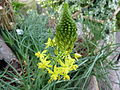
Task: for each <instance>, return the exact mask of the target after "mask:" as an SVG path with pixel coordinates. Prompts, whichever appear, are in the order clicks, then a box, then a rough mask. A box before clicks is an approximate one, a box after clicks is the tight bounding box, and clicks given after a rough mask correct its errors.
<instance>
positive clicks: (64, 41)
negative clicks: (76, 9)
mask: <svg viewBox="0 0 120 90" xmlns="http://www.w3.org/2000/svg"><path fill="white" fill-rule="evenodd" d="M76 31H77V28H76V24H75V22H74V21H73V19H72V16H71V14H70V12H69V7H68V4H67V3H64V4H63V12H62V15H61V19H60V22H59V23H58V25H57V27H56V35H55V37H54V38H53V39H51V38H48V41H47V43H45V44H46V47H45V49H44V50H43V51H42V52H39V51H38V52H37V53H35V55H36V56H37V57H38V58H39V59H40V63H38V68H40V69H44V71H46V72H48V74H49V75H50V80H49V82H51V81H54V80H62V79H63V80H69V79H70V76H69V75H68V74H69V72H70V71H72V70H76V69H77V68H78V65H77V64H76V63H75V61H76V60H77V59H78V58H80V57H81V55H80V54H77V53H74V54H73V53H72V54H71V52H72V49H73V47H74V43H75V41H76V38H77V33H76ZM49 48H53V53H49Z"/></svg>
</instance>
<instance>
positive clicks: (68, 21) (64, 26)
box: [55, 3, 77, 51]
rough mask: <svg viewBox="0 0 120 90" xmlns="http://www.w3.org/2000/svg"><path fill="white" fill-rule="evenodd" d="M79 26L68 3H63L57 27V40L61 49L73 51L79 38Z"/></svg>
mask: <svg viewBox="0 0 120 90" xmlns="http://www.w3.org/2000/svg"><path fill="white" fill-rule="evenodd" d="M76 31H77V27H76V24H75V22H74V20H73V19H72V16H71V14H70V11H69V6H68V4H67V3H65V4H64V5H63V12H62V15H61V19H60V22H59V23H58V25H57V27H56V37H55V38H56V42H57V44H58V47H59V48H60V49H61V50H65V51H66V50H67V51H71V50H72V48H73V46H74V43H75V41H76V38H77V33H76Z"/></svg>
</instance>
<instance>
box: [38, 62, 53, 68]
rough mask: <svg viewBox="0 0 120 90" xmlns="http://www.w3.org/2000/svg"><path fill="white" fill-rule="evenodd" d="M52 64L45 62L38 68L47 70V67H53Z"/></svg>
mask: <svg viewBox="0 0 120 90" xmlns="http://www.w3.org/2000/svg"><path fill="white" fill-rule="evenodd" d="M49 64H50V61H44V62H41V63H38V68H42V69H45V68H47V67H52V66H51V65H49Z"/></svg>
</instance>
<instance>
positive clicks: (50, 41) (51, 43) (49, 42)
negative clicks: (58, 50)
mask: <svg viewBox="0 0 120 90" xmlns="http://www.w3.org/2000/svg"><path fill="white" fill-rule="evenodd" d="M45 44H46V47H45V48H48V47H50V46H51V47H53V46H55V38H54V39H53V40H52V39H51V38H48V41H47V43H45Z"/></svg>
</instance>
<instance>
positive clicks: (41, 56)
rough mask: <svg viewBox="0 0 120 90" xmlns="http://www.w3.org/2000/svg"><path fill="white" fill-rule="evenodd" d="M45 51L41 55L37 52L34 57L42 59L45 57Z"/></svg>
mask: <svg viewBox="0 0 120 90" xmlns="http://www.w3.org/2000/svg"><path fill="white" fill-rule="evenodd" d="M46 52H47V50H44V51H43V52H42V53H40V52H39V51H38V52H37V53H35V56H37V57H38V58H44V57H45V56H46V54H45V53H46Z"/></svg>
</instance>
